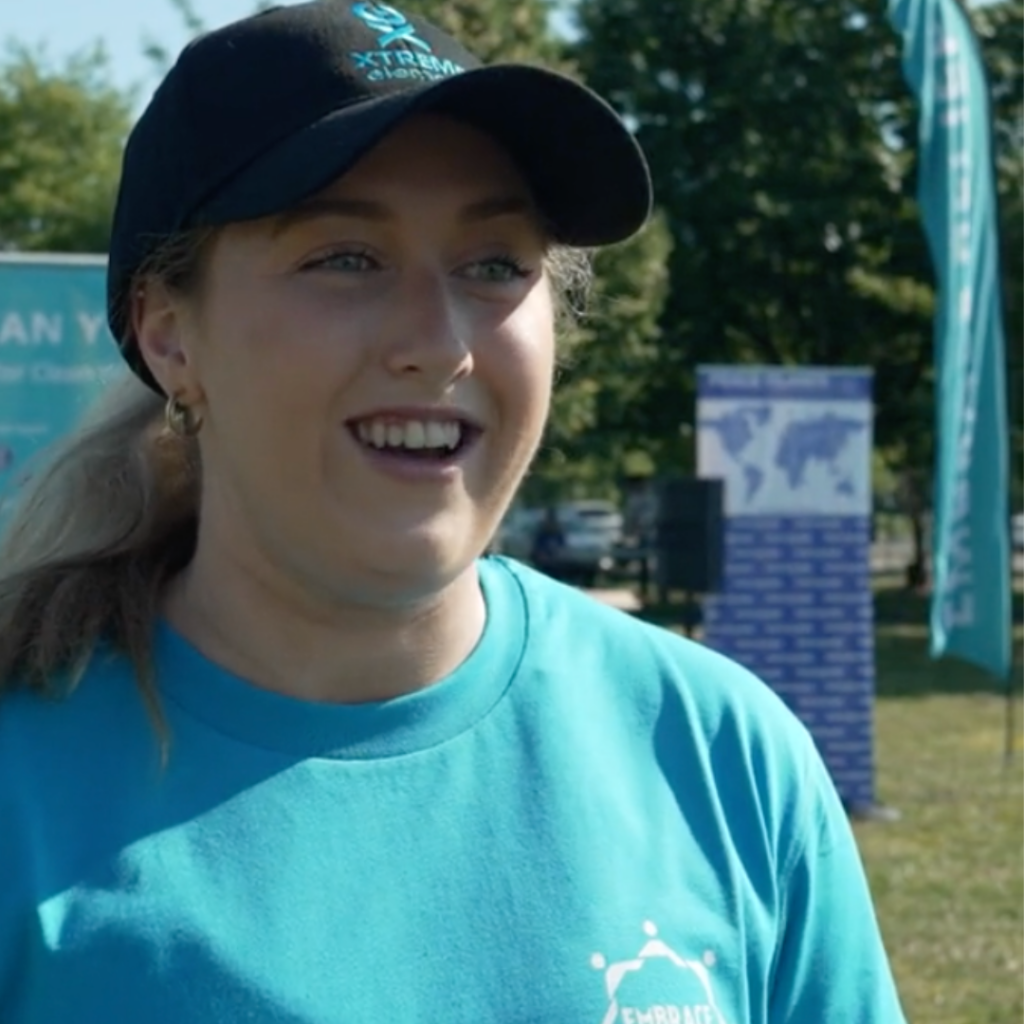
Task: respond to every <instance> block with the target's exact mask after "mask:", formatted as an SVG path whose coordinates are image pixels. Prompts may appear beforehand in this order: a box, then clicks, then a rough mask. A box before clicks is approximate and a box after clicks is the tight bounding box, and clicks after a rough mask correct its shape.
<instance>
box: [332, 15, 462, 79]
mask: <svg viewBox="0 0 1024 1024" xmlns="http://www.w3.org/2000/svg"><path fill="white" fill-rule="evenodd" d="M352 13H353V14H354V15H355V16H356V17H357V18H359V20H360V21H362V22H364V23H365V24H366V25H367V26H368V27H369V28H370V29H372V30H373V31H374V32H376V33H377V49H376V50H355V51H353V52H352V53H350V56H351V58H352V61H353V64H354V67H355V70H356V71H361V72H362V74H363V77H364V78H365V79H366V80H367V81H368V82H396V81H397V82H409V81H413V82H415V81H420V82H431V81H435V80H437V79H439V78H449V77H451V76H452V75H457V74H458V73H459V72H460V71H463V70H465V69H464V68H463V67H462V65H461V64H458V63H457V62H456V61H453V60H451V59H450V58H448V57H438V56H437V54H435V53H434V51H433V48H432V47H431V45H430V44H429V43H428V42H426V41H425V40H423V39H420V37H419V36H418V35H416V26H415V25H413V24H412V22H410V21H409V19H408V18H407V17H406V16H405V15H404V14H402V12H401V11H396V10H395V8H394V7H390V6H388V5H387V4H368V3H359V4H353V5H352Z"/></svg>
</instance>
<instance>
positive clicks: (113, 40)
mask: <svg viewBox="0 0 1024 1024" xmlns="http://www.w3.org/2000/svg"><path fill="white" fill-rule="evenodd" d="M191 2H192V8H193V10H195V12H196V14H197V15H198V16H199V17H200V18H201V19H202V21H203V23H204V24H205V25H206V26H207V27H208V28H217V27H218V26H220V25H224V24H227V22H229V21H234V20H235V19H236V18H241V17H244V16H245V15H246V14H251V13H252V12H253V11H254V10H255V9H256V0H191ZM276 2H277V3H281V4H287V3H293V2H295V0H276ZM509 2H510V3H511V2H513V0H509ZM973 2H982V3H983V2H987V0H973ZM188 38H189V33H188V31H187V29H186V28H185V25H184V22H183V20H182V18H181V15H180V14H179V13H178V11H177V10H176V9H175V8H174V5H173V4H172V3H171V0H0V41H2V40H5V39H14V40H17V41H18V42H20V43H26V44H28V45H30V46H32V47H35V46H37V45H43V46H45V48H46V52H47V54H48V55H49V57H50V58H51V59H52V60H54V61H56V62H61V61H63V60H64V59H65V58H66V57H68V56H69V55H70V54H72V53H75V52H76V51H79V50H82V49H83V48H86V47H88V46H90V45H91V44H94V43H95V42H97V41H102V42H103V44H104V46H105V47H106V50H107V53H108V54H109V56H110V58H111V65H110V68H111V76H112V79H113V83H114V84H115V85H116V86H118V87H120V88H129V87H133V86H134V87H136V88H137V89H138V99H137V105H138V106H139V109H140V110H141V107H142V106H143V105H144V104H145V102H146V100H147V99H148V98H149V96H150V94H151V93H152V91H153V89H155V88H156V84H157V80H158V76H157V73H156V71H155V69H154V67H153V65H152V63H151V62H150V61H149V60H148V59H147V58H146V56H145V54H144V52H143V50H144V47H145V44H146V41H147V39H154V40H156V41H157V42H159V43H160V44H161V45H162V46H163V47H164V48H165V49H166V50H167V51H168V52H170V53H171V54H177V52H178V51H179V50H180V49H181V47H182V46H184V45H185V43H186V42H188Z"/></svg>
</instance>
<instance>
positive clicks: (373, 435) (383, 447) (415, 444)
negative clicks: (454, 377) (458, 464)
mask: <svg viewBox="0 0 1024 1024" xmlns="http://www.w3.org/2000/svg"><path fill="white" fill-rule="evenodd" d="M347 426H348V429H349V432H350V433H351V434H352V436H353V437H354V438H355V440H356V441H357V443H358V444H360V445H361V446H362V447H364V448H366V449H368V450H369V451H371V452H374V453H375V454H378V455H382V456H386V457H391V458H401V459H413V460H416V461H423V462H450V461H455V460H457V459H458V458H459V457H460V456H461V455H463V454H464V453H465V452H466V451H467V450H468V449H469V448H470V447H471V446H472V445H473V443H474V442H475V441H476V439H477V438H478V437H479V436H480V435H481V434H482V433H483V431H481V430H480V428H479V427H477V426H475V425H473V424H471V423H469V422H467V421H466V420H462V419H458V418H453V419H449V420H416V419H401V420H399V419H395V418H393V417H372V416H371V417H368V418H367V419H361V420H355V421H350V422H349V423H348V424H347Z"/></svg>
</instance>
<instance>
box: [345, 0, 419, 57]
mask: <svg viewBox="0 0 1024 1024" xmlns="http://www.w3.org/2000/svg"><path fill="white" fill-rule="evenodd" d="M352 13H353V14H354V15H355V16H356V17H357V18H359V19H360V20H362V21H364V22H366V24H367V25H368V26H369V27H370V28H371V29H373V31H374V32H376V33H377V45H378V46H379V47H380V48H381V49H382V50H383V49H387V48H388V47H389V46H393V45H394V44H395V43H407V44H411V45H413V46H418V47H419V48H420V49H421V50H423V51H425V52H426V53H430V52H431V51H430V44H429V43H425V42H424V41H423V40H422V39H420V37H419V36H418V35H416V28H415V26H414V25H413V24H412V23H411V22H410V21H409V19H408V18H407V17H406V16H405V15H404V14H403V13H402V12H401V11H396V10H395V9H394V7H389V6H388V5H387V4H353V5H352Z"/></svg>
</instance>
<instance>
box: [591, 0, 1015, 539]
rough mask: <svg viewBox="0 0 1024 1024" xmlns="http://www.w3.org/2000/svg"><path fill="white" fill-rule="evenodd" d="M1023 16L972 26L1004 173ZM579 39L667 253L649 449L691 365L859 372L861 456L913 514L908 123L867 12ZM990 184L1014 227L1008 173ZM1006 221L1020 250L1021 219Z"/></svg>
mask: <svg viewBox="0 0 1024 1024" xmlns="http://www.w3.org/2000/svg"><path fill="white" fill-rule="evenodd" d="M1002 8H1006V11H1003V10H1002ZM1019 12H1020V0H1013V3H1012V4H1011V3H1004V4H1002V5H996V6H994V7H992V8H989V9H987V10H986V12H985V14H984V16H983V17H981V19H980V21H979V24H983V23H984V19H985V18H988V19H992V24H993V25H996V26H997V27H996V28H995V29H993V31H992V32H991V33H990V34H989V37H987V42H986V45H987V49H988V50H989V51H992V50H993V49H994V50H995V52H996V53H997V54H998V59H997V60H995V61H994V62H993V61H990V63H991V64H992V74H993V78H994V84H995V86H996V89H997V93H998V92H999V90H1000V89H1002V90H1003V92H1005V93H1006V96H1003V95H1002V93H999V95H1000V96H1001V97H1002V99H1001V100H1000V101H999V103H997V117H998V120H999V122H1000V125H1001V126H1006V125H1012V126H1014V130H1015V132H1016V136H1015V137H1016V140H1017V141H1016V148H1015V149H1014V147H1012V146H1010V147H1009V148H1007V147H1005V146H1004V147H1003V149H1002V150H1001V152H1002V153H1003V156H1004V162H1005V161H1006V160H1008V159H1009V157H1008V156H1007V153H1008V152H1009V151H1010V150H1011V149H1012V150H1013V151H1014V153H1015V154H1016V155H1017V156H1019V145H1020V143H1019V140H1020V134H1019V124H1020V119H1019V74H1020V67H1021V59H1020V35H1019V31H1020V14H1019ZM1011 25H1012V26H1015V28H1014V31H1015V32H1016V33H1017V34H1016V35H1014V34H1013V32H1010V31H1008V30H1007V29H1008V26H1011ZM578 27H579V29H580V38H579V41H578V43H577V45H576V46H575V48H574V52H573V56H574V58H575V60H576V61H577V63H578V66H579V67H580V69H581V71H582V72H583V73H584V75H585V76H586V78H587V80H588V82H589V83H590V84H591V85H592V86H593V87H595V88H596V89H598V91H600V92H602V93H604V94H606V95H608V96H610V97H611V98H612V100H613V101H614V102H615V103H616V105H617V106H618V107H619V108H620V109H623V110H625V111H626V112H627V114H628V116H629V117H630V118H631V120H632V121H633V122H634V123H635V124H636V126H637V132H638V136H639V138H640V141H641V143H642V144H643V146H644V148H645V150H646V152H647V153H648V156H649V158H650V161H651V165H652V173H653V177H654V182H655V190H656V195H657V197H658V200H659V202H660V203H661V204H662V206H663V208H664V212H665V217H666V222H667V224H668V225H669V229H670V232H671V237H672V255H671V259H670V264H669V270H670V280H671V285H670V288H669V294H668V299H667V302H666V305H665V312H664V316H663V318H662V328H663V331H662V338H661V342H660V344H659V346H658V352H657V356H656V360H655V362H656V364H657V371H658V372H657V373H655V374H653V375H652V376H651V377H650V378H649V379H650V381H651V388H650V390H649V391H647V392H646V393H645V395H644V396H643V398H644V400H645V401H646V403H647V404H648V406H649V411H648V414H647V419H648V422H649V426H650V429H651V430H652V443H653V444H654V446H655V447H657V441H658V440H660V441H661V442H663V443H665V444H667V443H668V442H669V441H670V440H671V439H673V438H676V437H678V433H679V428H680V422H681V421H685V420H686V419H688V418H689V416H691V415H692V413H691V412H690V408H691V403H692V400H693V390H694V376H695V375H694V368H695V366H696V365H697V364H699V363H702V362H715V363H720V362H734V363H745V362H759V363H769V364H797V363H823V364H828V365H841V364H860V365H868V366H872V367H873V368H874V370H875V397H876V408H877V418H876V442H877V444H878V446H879V447H880V448H881V450H882V451H883V452H884V453H885V456H886V458H887V460H888V462H889V464H890V465H891V467H892V468H893V469H894V470H896V471H897V475H898V476H899V477H900V478H901V480H902V483H903V487H902V488H901V490H902V492H903V493H904V495H906V497H907V503H908V506H909V510H911V511H914V510H916V511H917V512H918V513H920V512H921V511H923V509H924V508H925V507H926V504H927V497H926V496H927V494H928V492H929V491H930V481H931V467H932V460H933V447H934V369H933V329H932V318H933V314H934V302H935V297H934V292H933V272H932V268H931V263H930V258H929V255H928V251H927V247H926V242H925V238H924V234H923V231H922V227H921V222H920V214H919V210H918V208H917V203H916V198H915V197H916V170H917V168H916V164H915V156H914V154H915V148H916V147H915V140H916V113H915V110H914V107H913V103H912V101H911V99H910V95H909V91H908V89H907V86H906V84H905V82H904V79H903V77H902V71H901V67H900V52H899V40H898V39H897V37H896V35H895V33H894V32H893V31H892V30H891V28H890V26H889V24H888V22H887V20H886V18H885V16H884V10H883V9H882V6H881V5H878V4H876V3H873V4H870V5H867V4H861V3H858V2H856V0H838V2H831V3H819V2H812V3H807V2H805V0H674V2H673V3H662V2H660V0H582V2H581V3H580V5H579V8H578ZM990 56H991V55H990ZM1015 76H1016V77H1015ZM1014 82H1016V83H1017V84H1016V85H1014V84H1013V83H1014ZM1012 96H1017V97H1018V100H1017V101H1016V102H1017V104H1018V106H1017V108H1016V110H1017V111H1018V113H1017V114H1016V115H1014V114H1012V113H1008V112H1007V104H1008V103H1009V102H1010V101H1011V98H1012ZM1000 104H1001V105H1000ZM1018 181H1019V179H1018ZM1001 184H1002V187H1003V190H1004V195H1005V196H1008V197H1011V198H1009V199H1008V201H1007V205H1008V206H1012V204H1013V202H1016V203H1017V204H1018V206H1017V208H1018V209H1019V197H1020V187H1019V184H1013V179H1012V174H1011V175H1007V174H1006V173H1003V174H1002V175H1001ZM1004 220H1006V221H1007V223H1011V229H1010V231H1008V232H1007V234H1008V236H1010V237H1013V231H1014V230H1016V232H1017V235H1016V237H1017V238H1019V225H1020V218H1019V216H1018V217H1017V218H1016V219H1014V218H1013V216H1012V213H1011V214H1009V215H1006V212H1005V211H1004ZM1008 247H1009V248H1013V244H1012V243H1010V245H1009V246H1008ZM1020 249H1021V247H1020V245H1019V244H1017V245H1016V248H1015V254H1016V255H1015V257H1012V258H1011V259H1013V258H1016V259H1017V260H1018V261H1019V253H1020ZM1009 276H1010V277H1013V276H1014V272H1013V271H1012V270H1010V271H1009ZM1014 280H1016V281H1019V280H1020V273H1019V272H1017V273H1016V275H1015V277H1014ZM1017 294H1018V296H1019V290H1018V292H1017ZM1015 302H1019V298H1017V299H1015V298H1013V297H1012V296H1011V301H1010V306H1011V315H1010V322H1011V324H1013V323H1015V322H1016V323H1019V314H1017V313H1014V312H1013V309H1015V308H1017V307H1016V306H1014V303H1015ZM1015 318H1016V319H1015ZM1013 330H1014V328H1012V327H1011V334H1012V333H1013ZM1018 337H1019V335H1018ZM1011 348H1017V349H1019V341H1017V342H1016V343H1013V342H1011ZM1019 390H1020V387H1019V386H1018V387H1017V391H1018V392H1019ZM919 525H920V523H919Z"/></svg>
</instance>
